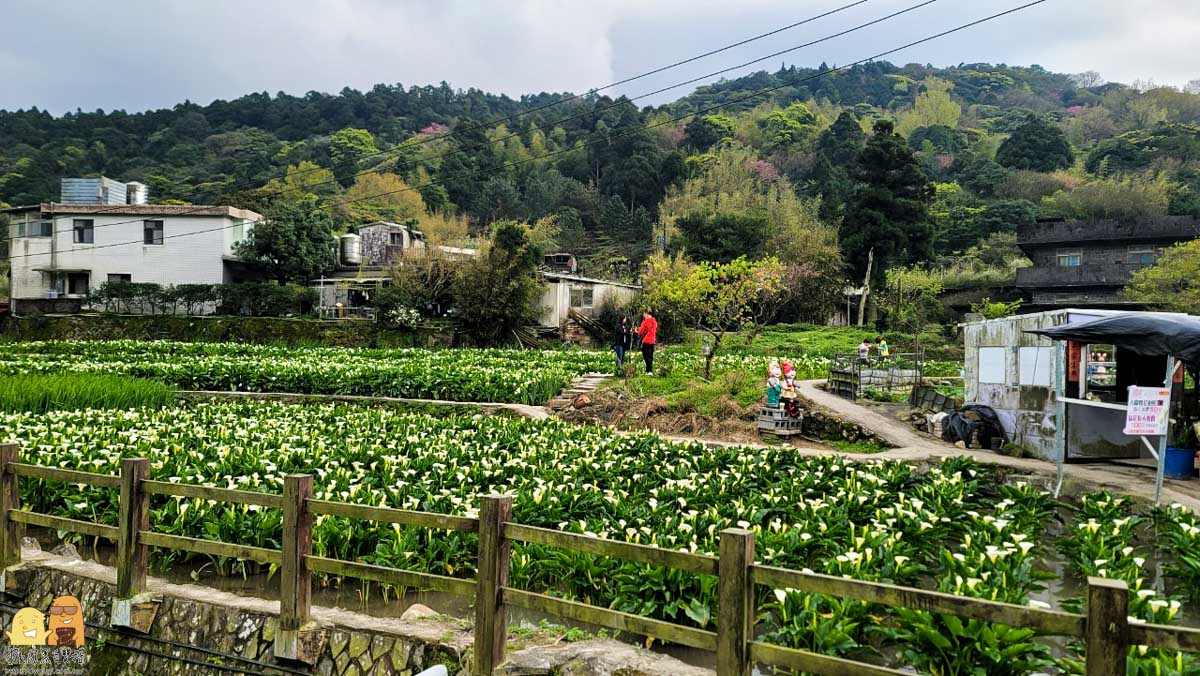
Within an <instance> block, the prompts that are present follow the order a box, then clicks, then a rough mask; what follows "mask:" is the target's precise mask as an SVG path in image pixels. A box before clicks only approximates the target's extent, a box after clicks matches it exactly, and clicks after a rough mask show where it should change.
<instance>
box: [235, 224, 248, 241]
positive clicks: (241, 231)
mask: <svg viewBox="0 0 1200 676" xmlns="http://www.w3.org/2000/svg"><path fill="white" fill-rule="evenodd" d="M245 236H246V224H245V223H243V222H242V221H241V220H238V221H237V222H236V223H234V224H233V243H234V244H237V243H238V242H240V241H242V239H243V238H244V237H245Z"/></svg>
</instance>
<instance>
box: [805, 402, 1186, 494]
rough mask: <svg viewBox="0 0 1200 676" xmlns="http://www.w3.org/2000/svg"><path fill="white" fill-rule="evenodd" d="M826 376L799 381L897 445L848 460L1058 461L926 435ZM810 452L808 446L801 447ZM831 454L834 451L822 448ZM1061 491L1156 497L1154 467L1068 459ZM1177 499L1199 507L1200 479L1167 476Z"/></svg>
mask: <svg viewBox="0 0 1200 676" xmlns="http://www.w3.org/2000/svg"><path fill="white" fill-rule="evenodd" d="M823 382H825V381H823V380H806V381H803V382H801V383H799V387H800V393H801V394H803V395H804V396H805V397H808V399H809V400H811V401H812V402H813V403H814V404H816V405H817V406H819V407H821V408H822V409H825V411H826V412H827V413H829V414H831V415H834V416H836V417H839V418H842V419H843V420H848V421H850V422H855V423H858V424H860V425H862V426H864V427H867V428H869V429H871V430H873V431H875V432H876V433H877V434H878V435H879V436H880V437H882V438H883V439H885V440H886V441H888V443H891V444H894V445H895V446H897V448H894V449H892V450H890V451H885V452H883V453H876V454H874V455H865V456H864V455H858V454H846V453H840V454H839V455H842V456H843V457H846V458H848V459H864V458H887V459H892V460H903V461H906V462H922V461H940V460H941V459H942V458H947V457H951V456H956V455H966V456H970V457H972V458H975V459H976V460H978V461H979V462H986V463H991V464H994V465H1002V466H1004V467H1009V468H1011V469H1014V470H1017V471H1020V472H1028V473H1030V474H1034V475H1037V476H1039V477H1049V478H1053V477H1055V475H1056V468H1055V465H1054V463H1052V462H1049V461H1046V460H1038V459H1034V458H1013V457H1009V456H1006V455H1000V454H999V453H994V452H992V451H984V450H979V449H965V450H964V449H962V448H959V447H957V446H954V445H953V444H949V443H947V442H945V441H942V440H941V439H937V438H934V437H933V436H930V435H928V434H923V433H921V432H919V431H917V430H915V429H913V428H912V427H910V426H909V425H907V424H905V423H903V422H900V421H899V420H895V419H894V418H890V417H888V416H886V415H884V414H882V413H880V412H879V411H877V410H873V409H872V408H871V407H869V406H864V405H862V404H858V403H856V402H853V401H850V400H848V399H843V398H841V397H838V396H836V395H833V394H830V393H828V392H826V391H824V390H822V389H819V388H818V387H817V385H818V384H821V383H823ZM798 452H806V453H811V452H809V451H798ZM818 453H819V454H823V455H828V454H830V453H831V452H828V451H826V452H818ZM1064 477H1065V479H1064V482H1063V494H1064V495H1070V494H1075V493H1078V492H1082V491H1095V490H1100V489H1106V490H1110V491H1113V492H1115V493H1123V494H1126V495H1131V496H1133V497H1135V498H1138V499H1142V500H1148V501H1151V502H1153V501H1154V471H1153V470H1150V469H1147V468H1140V467H1129V466H1126V465H1115V464H1111V463H1096V464H1087V465H1083V464H1070V465H1067V466H1066V467H1065V468H1064ZM1173 502H1178V503H1180V504H1182V505H1184V506H1186V507H1189V508H1190V509H1192V510H1194V511H1200V481H1194V480H1193V481H1177V480H1172V479H1166V480H1165V481H1164V483H1163V503H1164V504H1170V503H1173Z"/></svg>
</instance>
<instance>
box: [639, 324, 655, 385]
mask: <svg viewBox="0 0 1200 676" xmlns="http://www.w3.org/2000/svg"><path fill="white" fill-rule="evenodd" d="M637 334H638V335H639V336H641V338H642V359H645V360H646V373H653V372H654V344H655V343H656V342H658V320H657V319H655V318H654V315H652V314H650V313H649V312H643V313H642V325H641V326H639V327H638V329H637Z"/></svg>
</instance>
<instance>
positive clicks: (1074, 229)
mask: <svg viewBox="0 0 1200 676" xmlns="http://www.w3.org/2000/svg"><path fill="white" fill-rule="evenodd" d="M1197 237H1200V219H1197V218H1193V217H1191V216H1159V217H1156V218H1147V219H1141V220H1138V221H1136V222H1129V221H1057V222H1045V223H1032V224H1029V225H1022V226H1018V227H1017V244H1019V245H1021V246H1025V245H1030V244H1032V245H1038V244H1079V243H1081V242H1089V243H1095V242H1104V241H1128V240H1133V241H1136V240H1164V239H1165V240H1187V239H1195V238H1197Z"/></svg>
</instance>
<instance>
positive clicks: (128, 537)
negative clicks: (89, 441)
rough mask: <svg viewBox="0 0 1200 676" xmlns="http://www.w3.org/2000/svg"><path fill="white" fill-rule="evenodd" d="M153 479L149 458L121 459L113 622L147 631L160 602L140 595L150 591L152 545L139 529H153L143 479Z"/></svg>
mask: <svg viewBox="0 0 1200 676" xmlns="http://www.w3.org/2000/svg"><path fill="white" fill-rule="evenodd" d="M149 478H150V461H149V460H147V459H146V458H122V459H121V504H120V508H119V510H118V516H117V519H118V523H117V593H116V595H115V596H114V597H113V601H112V614H111V616H110V620H109V621H110V623H111V624H112V625H113V626H114V627H126V628H130V629H134V630H137V631H140V632H143V633H146V632H148V631H150V627H151V626H152V625H153V623H154V616H155V614H156V613H157V612H158V604H157V603H155V602H151V601H149V600H147V599H145V598H142V599H138V598H137V597H138V595H140V594H142V593H143V592H145V591H146V568H147V567H148V566H149V563H150V548H149V547H148V546H146V545H145V544H144V543H143V542H142V541H141V536H140V535H138V532H139V531H143V530H150V495H149V494H148V493H146V492H144V491H143V490H142V481H145V480H146V479H149Z"/></svg>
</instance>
